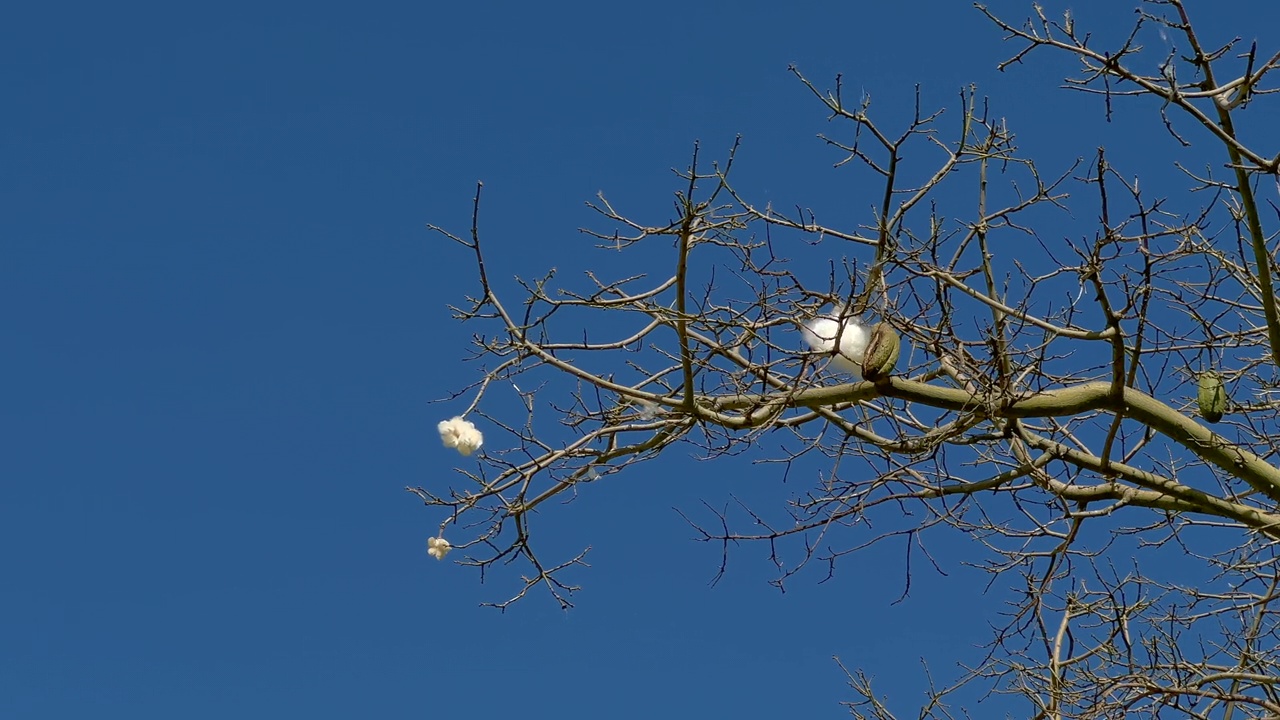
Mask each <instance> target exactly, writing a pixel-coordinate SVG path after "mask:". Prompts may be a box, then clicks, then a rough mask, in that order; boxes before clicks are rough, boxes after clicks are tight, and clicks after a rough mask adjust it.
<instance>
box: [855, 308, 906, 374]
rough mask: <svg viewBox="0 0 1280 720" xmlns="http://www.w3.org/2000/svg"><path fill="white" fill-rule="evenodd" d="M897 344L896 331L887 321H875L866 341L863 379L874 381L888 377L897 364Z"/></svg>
mask: <svg viewBox="0 0 1280 720" xmlns="http://www.w3.org/2000/svg"><path fill="white" fill-rule="evenodd" d="M898 346H899V342H898V333H896V332H894V329H893V328H892V327H891V326H890V325H889V323H883V322H882V323H877V324H876V326H875V328H873V329H872V330H871V339H870V340H868V341H867V350H866V354H865V355H864V356H863V360H862V377H863V379H864V380H870V381H871V382H876V381H877V380H882V379H884V378H887V377H889V374H890V373H892V372H893V369H894V367H896V366H897V364H898V349H899V348H898Z"/></svg>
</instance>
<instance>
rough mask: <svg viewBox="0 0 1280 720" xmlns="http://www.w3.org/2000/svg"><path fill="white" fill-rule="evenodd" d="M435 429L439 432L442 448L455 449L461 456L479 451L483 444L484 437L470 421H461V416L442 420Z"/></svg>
mask: <svg viewBox="0 0 1280 720" xmlns="http://www.w3.org/2000/svg"><path fill="white" fill-rule="evenodd" d="M436 427H437V429H439V430H440V441H441V442H443V443H444V446H445V447H451V448H456V449H457V450H458V452H460V453H462V454H463V455H470V454H471V453H473V452H475V451H476V450H479V449H480V445H481V444H483V443H484V435H482V434H480V431H479V430H477V429H476V426H475V425H474V424H472V422H471V421H470V420H463V419H462V417H461V416H459V417H455V418H450V419H449V420H443V421H441V422H440V424H439V425H437V426H436Z"/></svg>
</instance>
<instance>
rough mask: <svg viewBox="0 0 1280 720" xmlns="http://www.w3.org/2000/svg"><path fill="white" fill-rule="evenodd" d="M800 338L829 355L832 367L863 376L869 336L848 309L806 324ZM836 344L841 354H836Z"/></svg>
mask: <svg viewBox="0 0 1280 720" xmlns="http://www.w3.org/2000/svg"><path fill="white" fill-rule="evenodd" d="M800 334H801V335H802V336H803V337H804V341H805V343H806V344H808V345H809V347H810V348H812V349H813V350H814V351H815V352H820V353H824V354H826V355H830V356H831V364H832V365H833V366H835V368H836V369H837V370H840V371H842V372H846V373H850V374H854V375H857V374H859V373H861V372H862V358H863V355H864V354H865V353H866V351H867V339H868V338H869V337H870V333H869V332H868V331H867V327H866V326H865V325H863V324H862V322H860V321H859V320H858V318H856V317H853V316H852V315H851V314H850V313H849V310H848V309H847V308H845V309H841V310H838V311H836V312H835V313H834V314H829V315H822V316H820V317H816V318H814V319H812V320H810V321H808V322H806V323H805V324H804V325H802V326H801V328H800ZM837 341H838V342H839V344H840V351H839V352H836V343H837Z"/></svg>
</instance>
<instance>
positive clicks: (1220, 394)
mask: <svg viewBox="0 0 1280 720" xmlns="http://www.w3.org/2000/svg"><path fill="white" fill-rule="evenodd" d="M1196 385H1197V391H1196V403H1197V404H1198V405H1199V406H1200V417H1202V418H1204V419H1205V421H1206V422H1211V423H1216V422H1218V421H1219V420H1221V419H1222V415H1223V413H1225V412H1226V411H1227V388H1226V385H1225V384H1224V383H1223V382H1222V375H1220V374H1218V373H1217V372H1215V371H1213V370H1206V371H1204V372H1202V373H1200V377H1199V378H1198V379H1197V380H1196Z"/></svg>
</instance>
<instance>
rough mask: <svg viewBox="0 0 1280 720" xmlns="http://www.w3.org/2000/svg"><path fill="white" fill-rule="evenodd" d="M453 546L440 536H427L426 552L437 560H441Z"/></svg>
mask: <svg viewBox="0 0 1280 720" xmlns="http://www.w3.org/2000/svg"><path fill="white" fill-rule="evenodd" d="M452 549H453V546H452V545H450V544H449V541H448V540H445V539H444V538H442V537H433V538H427V554H428V555H430V556H431V557H433V558H435V559H437V560H443V559H444V556H445V555H448V554H449V551H450V550H452Z"/></svg>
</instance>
